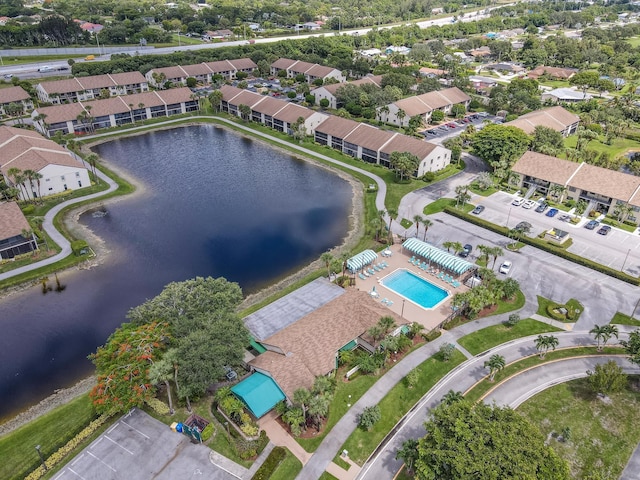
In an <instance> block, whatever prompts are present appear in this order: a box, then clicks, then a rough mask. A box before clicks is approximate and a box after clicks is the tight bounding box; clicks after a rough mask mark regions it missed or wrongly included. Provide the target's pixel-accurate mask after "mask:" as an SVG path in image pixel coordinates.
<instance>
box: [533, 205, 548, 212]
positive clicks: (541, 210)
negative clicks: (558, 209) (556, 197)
mask: <svg viewBox="0 0 640 480" xmlns="http://www.w3.org/2000/svg"><path fill="white" fill-rule="evenodd" d="M548 207H549V205H547V204H546V203H539V204H538V206H537V207H536V212H538V213H542V212H544V211H545V210H546V209H547V208H548Z"/></svg>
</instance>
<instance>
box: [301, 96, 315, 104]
mask: <svg viewBox="0 0 640 480" xmlns="http://www.w3.org/2000/svg"><path fill="white" fill-rule="evenodd" d="M304 101H305V102H307V103H308V104H310V105H314V104H315V103H316V96H315V95H311V94H308V95H307V96H305V97H304Z"/></svg>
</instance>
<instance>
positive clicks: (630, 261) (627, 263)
mask: <svg viewBox="0 0 640 480" xmlns="http://www.w3.org/2000/svg"><path fill="white" fill-rule="evenodd" d="M514 198H516V197H515V196H514V195H511V194H507V193H505V192H497V193H494V194H493V195H491V196H490V197H486V198H484V197H481V196H474V197H473V198H472V200H471V202H472V203H473V204H477V205H480V204H481V205H483V206H484V207H485V210H484V211H483V212H482V213H481V214H480V216H481V217H482V218H484V219H485V220H488V221H490V222H492V223H495V224H497V225H504V226H507V227H509V228H515V227H516V225H517V224H518V223H519V222H522V221H526V222H529V223H530V224H531V225H532V229H531V232H530V233H529V236H534V235H538V234H540V233H541V232H542V231H544V230H549V229H551V228H553V229H556V230H557V229H560V230H564V231H566V232H568V233H569V235H570V238H571V239H572V240H573V244H572V245H571V246H570V247H569V248H568V249H567V250H568V251H569V252H572V253H575V254H576V255H580V256H581V257H584V258H588V259H590V260H593V261H594V262H598V263H600V264H602V265H606V266H608V267H611V268H614V269H617V270H623V271H624V272H626V273H628V274H629V275H634V276H640V235H638V234H634V233H630V232H627V231H624V230H621V229H617V228H612V229H611V231H610V233H609V234H608V235H599V234H598V233H597V232H598V230H599V228H600V226H601V225H600V226H598V227H597V228H595V229H593V230H588V229H587V228H585V225H586V224H587V223H588V220H587V219H583V220H581V221H580V223H578V224H577V225H573V224H572V223H569V222H563V221H562V220H561V219H562V217H563V215H565V214H566V212H563V211H559V212H558V214H557V215H556V216H554V217H548V216H547V215H546V213H547V211H548V210H546V211H545V212H543V213H539V212H536V211H535V207H533V208H530V209H526V208H524V207H522V206H514V205H512V202H513V200H514Z"/></svg>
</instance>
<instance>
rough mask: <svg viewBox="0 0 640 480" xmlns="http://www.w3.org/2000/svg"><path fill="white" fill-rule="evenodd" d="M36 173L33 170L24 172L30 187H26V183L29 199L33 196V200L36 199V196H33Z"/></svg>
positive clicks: (28, 169)
mask: <svg viewBox="0 0 640 480" xmlns="http://www.w3.org/2000/svg"><path fill="white" fill-rule="evenodd" d="M35 173H36V172H35V171H33V170H31V169H30V168H27V169H26V170H24V171H23V172H22V175H24V178H25V179H26V181H28V182H29V187H28V188H27V187H26V183H25V189H26V190H27V198H28V196H29V194H30V195H31V199H34V195H33V181H34V180H35Z"/></svg>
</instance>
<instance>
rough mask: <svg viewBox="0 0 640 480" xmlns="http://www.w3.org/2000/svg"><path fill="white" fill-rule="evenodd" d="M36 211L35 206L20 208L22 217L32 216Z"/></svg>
mask: <svg viewBox="0 0 640 480" xmlns="http://www.w3.org/2000/svg"><path fill="white" fill-rule="evenodd" d="M35 211H36V207H35V205H31V204H29V205H25V206H24V207H22V213H23V214H24V215H33V212H35Z"/></svg>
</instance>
